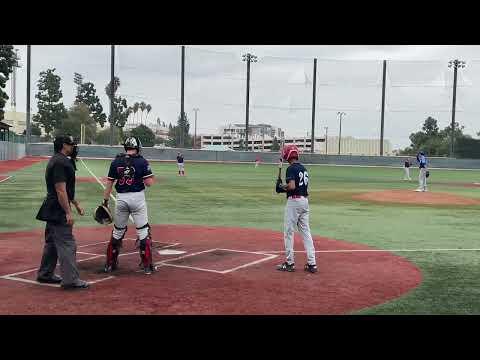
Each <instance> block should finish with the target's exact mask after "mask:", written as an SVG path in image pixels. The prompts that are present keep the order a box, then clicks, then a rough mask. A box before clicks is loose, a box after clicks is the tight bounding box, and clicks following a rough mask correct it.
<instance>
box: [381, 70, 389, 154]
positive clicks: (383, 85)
mask: <svg viewBox="0 0 480 360" xmlns="http://www.w3.org/2000/svg"><path fill="white" fill-rule="evenodd" d="M386 78H387V60H383V80H382V118H381V120H380V156H383V129H384V120H385V81H386Z"/></svg>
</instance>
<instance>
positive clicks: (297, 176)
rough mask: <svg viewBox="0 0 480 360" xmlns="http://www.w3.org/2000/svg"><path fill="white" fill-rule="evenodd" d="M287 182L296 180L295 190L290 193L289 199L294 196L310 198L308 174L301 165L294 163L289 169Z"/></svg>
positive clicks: (288, 194) (288, 193)
mask: <svg viewBox="0 0 480 360" xmlns="http://www.w3.org/2000/svg"><path fill="white" fill-rule="evenodd" d="M285 180H286V182H287V184H288V183H289V182H290V180H295V190H293V191H288V192H287V197H289V196H292V195H298V196H308V172H307V169H305V167H304V166H303V165H302V164H300V163H293V164H292V165H290V166H289V167H288V168H287V173H286V177H285Z"/></svg>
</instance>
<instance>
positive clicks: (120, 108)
mask: <svg viewBox="0 0 480 360" xmlns="http://www.w3.org/2000/svg"><path fill="white" fill-rule="evenodd" d="M119 87H120V79H119V78H118V77H116V76H115V77H114V79H113V86H112V82H111V81H110V82H109V83H108V84H107V86H106V87H105V92H106V94H107V96H108V99H109V100H110V101H112V98H113V109H112V114H110V116H109V117H108V122H109V123H110V131H111V142H110V145H113V142H114V140H115V137H114V133H113V132H114V128H115V127H118V128H120V129H119V130H120V134H121V137H122V138H123V127H124V126H125V124H126V123H127V120H128V117H129V116H130V112H131V109H130V108H129V107H128V105H127V100H126V99H124V98H122V97H121V96H115V93H116V92H117V90H118V88H119Z"/></svg>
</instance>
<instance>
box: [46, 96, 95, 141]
mask: <svg viewBox="0 0 480 360" xmlns="http://www.w3.org/2000/svg"><path fill="white" fill-rule="evenodd" d="M81 124H84V125H85V140H88V141H87V143H89V142H91V141H93V140H95V135H96V132H97V124H96V123H95V120H94V119H93V118H92V117H91V116H90V110H89V108H88V106H87V105H85V104H83V103H78V104H75V105H73V106H72V107H71V108H70V109H69V111H68V113H67V117H66V118H64V119H63V120H62V121H61V122H60V124H59V125H58V126H57V128H56V129H55V135H63V134H70V135H72V136H73V137H74V138H76V139H80V131H81V130H80V125H81Z"/></svg>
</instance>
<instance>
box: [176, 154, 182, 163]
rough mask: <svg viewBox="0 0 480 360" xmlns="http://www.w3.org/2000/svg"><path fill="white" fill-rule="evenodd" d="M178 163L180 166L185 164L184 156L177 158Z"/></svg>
mask: <svg viewBox="0 0 480 360" xmlns="http://www.w3.org/2000/svg"><path fill="white" fill-rule="evenodd" d="M177 163H178V164H183V156H180V155H179V156H177Z"/></svg>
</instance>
